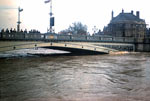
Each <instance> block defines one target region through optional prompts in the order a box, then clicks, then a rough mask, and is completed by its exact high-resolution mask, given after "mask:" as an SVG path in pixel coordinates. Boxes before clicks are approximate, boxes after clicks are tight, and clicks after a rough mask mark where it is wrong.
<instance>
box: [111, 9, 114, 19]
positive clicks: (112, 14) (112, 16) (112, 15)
mask: <svg viewBox="0 0 150 101" xmlns="http://www.w3.org/2000/svg"><path fill="white" fill-rule="evenodd" d="M113 18H114V11H112V12H111V19H113Z"/></svg>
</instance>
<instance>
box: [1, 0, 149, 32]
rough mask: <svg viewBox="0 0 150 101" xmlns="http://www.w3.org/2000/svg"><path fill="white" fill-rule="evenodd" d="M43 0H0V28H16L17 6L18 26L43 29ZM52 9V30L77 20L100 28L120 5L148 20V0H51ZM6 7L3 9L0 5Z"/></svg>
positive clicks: (45, 24) (45, 8)
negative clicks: (19, 14)
mask: <svg viewBox="0 0 150 101" xmlns="http://www.w3.org/2000/svg"><path fill="white" fill-rule="evenodd" d="M44 1H45V0H0V29H2V28H16V24H17V23H16V22H17V9H8V8H17V7H18V6H21V7H22V8H23V9H24V11H23V12H22V13H21V21H22V24H21V27H22V28H23V29H25V28H27V29H28V30H30V29H38V30H40V31H41V32H46V30H47V27H48V26H49V15H48V13H49V4H44ZM52 1H53V13H54V16H55V19H56V22H55V30H56V32H59V31H60V30H63V29H66V28H68V26H69V25H70V24H72V23H73V22H76V21H80V22H82V23H83V24H86V25H87V26H88V30H89V31H90V32H92V28H93V27H94V26H96V27H97V28H99V29H101V30H102V29H103V27H104V26H106V25H107V24H108V23H109V21H110V20H111V11H112V10H113V11H114V16H117V15H118V14H119V13H120V12H121V10H122V8H123V9H124V11H125V12H131V10H134V14H135V13H136V11H140V17H141V18H142V19H145V21H146V23H147V24H150V13H149V9H150V6H149V0H52ZM2 8H7V9H5V10H4V9H2Z"/></svg>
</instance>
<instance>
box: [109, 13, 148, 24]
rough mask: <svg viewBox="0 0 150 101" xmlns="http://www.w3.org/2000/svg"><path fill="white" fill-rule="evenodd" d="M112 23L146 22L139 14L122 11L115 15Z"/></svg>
mask: <svg viewBox="0 0 150 101" xmlns="http://www.w3.org/2000/svg"><path fill="white" fill-rule="evenodd" d="M110 23H139V24H145V21H144V20H143V19H140V18H139V17H138V16H136V15H134V14H132V13H124V12H122V13H120V14H119V15H118V16H116V17H114V18H113V19H112V20H111V22H110Z"/></svg>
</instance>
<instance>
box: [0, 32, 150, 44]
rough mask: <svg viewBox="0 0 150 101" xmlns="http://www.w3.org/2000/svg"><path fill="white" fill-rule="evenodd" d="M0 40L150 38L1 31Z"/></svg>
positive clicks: (134, 40)
mask: <svg viewBox="0 0 150 101" xmlns="http://www.w3.org/2000/svg"><path fill="white" fill-rule="evenodd" d="M0 40H27V41H28V40H29V41H30V40H33V41H41V40H42V41H86V42H116V43H150V38H146V37H145V38H134V37H111V36H107V37H106V36H105V37H103V36H85V35H60V34H39V33H28V34H25V33H1V34H0Z"/></svg>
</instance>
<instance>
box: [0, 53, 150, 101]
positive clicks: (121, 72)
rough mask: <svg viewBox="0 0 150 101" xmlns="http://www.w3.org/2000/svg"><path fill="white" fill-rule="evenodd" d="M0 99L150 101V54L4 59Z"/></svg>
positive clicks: (7, 100) (17, 100)
mask: <svg viewBox="0 0 150 101" xmlns="http://www.w3.org/2000/svg"><path fill="white" fill-rule="evenodd" d="M0 101H150V53H129V54H115V55H113V54H109V55H107V54H106V55H92V56H36V57H34V56H30V57H18V58H16V57H13V58H1V59H0Z"/></svg>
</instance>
